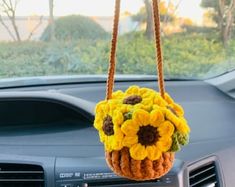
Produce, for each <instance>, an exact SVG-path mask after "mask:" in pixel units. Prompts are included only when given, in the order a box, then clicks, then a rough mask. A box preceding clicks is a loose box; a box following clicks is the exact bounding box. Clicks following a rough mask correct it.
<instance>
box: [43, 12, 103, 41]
mask: <svg viewBox="0 0 235 187" xmlns="http://www.w3.org/2000/svg"><path fill="white" fill-rule="evenodd" d="M54 24H55V38H56V39H57V40H63V41H74V40H78V39H89V40H94V39H102V38H105V37H107V33H106V31H105V30H104V29H103V28H102V27H101V26H100V25H99V24H97V23H96V22H95V21H93V20H92V19H91V18H88V17H85V16H80V15H72V16H65V17H61V18H59V19H57V20H55V23H54ZM49 39H50V25H49V26H48V27H47V28H46V29H45V31H44V32H43V34H42V36H41V40H43V41H48V40H49Z"/></svg>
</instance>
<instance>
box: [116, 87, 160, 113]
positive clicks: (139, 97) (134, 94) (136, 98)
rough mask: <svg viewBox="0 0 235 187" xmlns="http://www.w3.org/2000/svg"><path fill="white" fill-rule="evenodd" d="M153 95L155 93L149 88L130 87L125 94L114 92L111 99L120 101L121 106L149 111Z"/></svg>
mask: <svg viewBox="0 0 235 187" xmlns="http://www.w3.org/2000/svg"><path fill="white" fill-rule="evenodd" d="M155 94H156V92H154V91H153V90H151V89H149V88H140V87H138V86H130V87H129V88H128V89H127V90H126V91H125V92H122V91H120V90H119V91H116V92H114V93H113V95H112V98H113V99H120V100H122V101H121V102H122V104H126V105H130V106H133V107H135V108H143V109H146V110H150V109H151V107H152V105H153V99H154V97H155Z"/></svg>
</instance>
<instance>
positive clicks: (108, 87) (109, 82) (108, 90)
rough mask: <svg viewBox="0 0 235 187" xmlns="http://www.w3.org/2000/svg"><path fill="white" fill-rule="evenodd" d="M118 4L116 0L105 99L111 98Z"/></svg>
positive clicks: (118, 13)
mask: <svg viewBox="0 0 235 187" xmlns="http://www.w3.org/2000/svg"><path fill="white" fill-rule="evenodd" d="M120 4H121V0H116V2H115V12H114V21H113V35H112V42H111V51H110V57H109V71H108V79H107V85H106V99H107V100H108V99H111V97H112V92H113V85H114V74H115V65H116V50H117V37H118V23H119V15H120Z"/></svg>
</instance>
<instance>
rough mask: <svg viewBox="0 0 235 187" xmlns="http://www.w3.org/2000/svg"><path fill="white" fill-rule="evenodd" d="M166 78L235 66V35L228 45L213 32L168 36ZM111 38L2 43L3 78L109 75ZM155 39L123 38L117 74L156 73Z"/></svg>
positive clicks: (136, 34)
mask: <svg viewBox="0 0 235 187" xmlns="http://www.w3.org/2000/svg"><path fill="white" fill-rule="evenodd" d="M162 43H163V51H164V63H165V64H164V71H165V77H166V78H199V79H203V78H207V77H209V76H214V75H217V74H221V73H223V72H225V71H229V70H231V69H234V68H235V56H234V54H235V40H231V41H230V43H229V44H228V47H227V49H226V50H224V48H223V45H222V43H221V42H220V41H219V40H218V38H213V35H212V36H211V35H210V34H205V33H202V34H198V33H189V34H187V33H181V34H174V35H171V36H167V37H164V38H163V42H162ZM109 47H110V42H109V40H94V41H91V40H75V41H73V42H69V43H68V42H64V41H55V42H21V43H14V42H12V43H0V59H1V61H0V66H1V68H0V77H22V76H43V75H65V74H66V75H73V74H76V75H79V74H106V73H107V69H108V60H109ZM155 64H156V60H155V48H154V42H153V41H151V40H148V39H146V37H145V36H144V34H143V33H141V32H134V33H129V34H126V35H123V36H120V37H119V42H118V50H117V73H118V74H152V75H156V65H155Z"/></svg>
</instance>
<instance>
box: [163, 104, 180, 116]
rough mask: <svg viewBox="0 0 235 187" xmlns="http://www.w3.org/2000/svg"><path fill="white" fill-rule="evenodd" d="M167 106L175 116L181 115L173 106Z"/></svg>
mask: <svg viewBox="0 0 235 187" xmlns="http://www.w3.org/2000/svg"><path fill="white" fill-rule="evenodd" d="M166 108H167V109H168V110H170V111H171V112H172V113H173V114H174V115H175V116H177V117H179V116H178V114H177V113H176V111H175V110H174V109H173V108H172V107H170V106H167V107H166Z"/></svg>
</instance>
